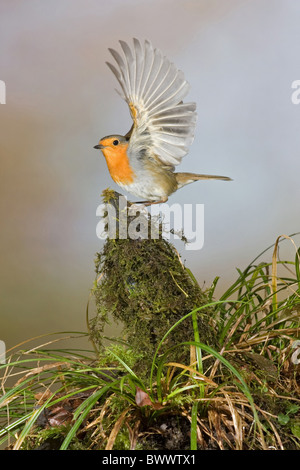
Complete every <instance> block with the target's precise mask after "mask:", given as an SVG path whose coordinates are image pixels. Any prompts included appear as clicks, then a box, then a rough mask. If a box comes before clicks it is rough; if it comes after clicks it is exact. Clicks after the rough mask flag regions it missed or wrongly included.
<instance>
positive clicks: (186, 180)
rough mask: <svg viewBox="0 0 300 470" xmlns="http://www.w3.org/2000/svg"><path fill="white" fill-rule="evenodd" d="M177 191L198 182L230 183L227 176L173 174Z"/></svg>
mask: <svg viewBox="0 0 300 470" xmlns="http://www.w3.org/2000/svg"><path fill="white" fill-rule="evenodd" d="M175 176H176V181H177V184H178V189H179V188H182V186H185V185H186V184H190V183H193V182H194V181H199V180H223V181H232V179H231V178H228V176H217V175H197V174H196V173H175Z"/></svg>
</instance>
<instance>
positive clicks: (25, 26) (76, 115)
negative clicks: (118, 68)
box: [0, 0, 300, 347]
mask: <svg viewBox="0 0 300 470" xmlns="http://www.w3.org/2000/svg"><path fill="white" fill-rule="evenodd" d="M134 36H135V37H137V38H139V39H141V40H143V39H145V38H147V39H149V40H150V41H151V42H152V43H153V44H154V46H156V47H158V48H160V49H161V50H162V51H163V52H164V54H165V55H167V56H168V57H169V58H170V59H171V60H172V61H173V62H175V64H176V65H177V66H178V67H179V68H180V69H182V70H183V71H184V73H185V76H186V78H187V80H188V81H189V82H190V84H191V91H190V93H189V95H188V97H187V100H188V101H196V103H197V110H198V124H197V129H196V136H195V141H194V143H193V145H192V146H191V148H190V153H189V155H188V156H187V157H185V159H184V161H183V163H182V165H181V166H180V167H179V168H180V170H179V171H193V172H198V173H212V174H221V175H223V174H224V175H228V176H230V177H232V178H233V179H234V181H233V182H231V183H225V182H219V181H215V182H214V181H212V182H202V183H201V182H200V183H195V184H193V185H190V186H187V187H185V188H183V189H181V190H180V191H179V192H177V193H176V194H175V195H173V196H172V197H171V198H170V203H175V202H180V203H202V204H204V205H205V244H204V247H203V249H202V250H201V251H197V252H193V251H192V252H191V251H186V250H185V249H184V247H183V246H181V245H180V253H181V255H182V259H183V260H184V261H185V262H186V265H187V266H188V267H189V268H190V269H191V270H192V271H193V272H194V274H195V276H196V277H197V279H198V281H199V283H200V284H201V285H203V284H204V283H205V285H206V286H209V285H210V284H211V282H212V281H213V279H214V278H215V276H220V277H221V280H220V283H219V287H218V291H217V292H218V294H220V293H222V291H223V290H225V289H226V288H227V287H228V286H229V285H230V282H232V281H233V280H234V279H235V277H236V271H235V269H236V267H239V268H241V269H244V268H245V267H246V266H247V265H248V263H249V262H250V261H251V260H252V259H253V258H255V256H256V255H257V254H259V253H260V252H261V251H263V250H264V249H265V248H266V247H267V246H269V245H271V244H272V243H273V242H275V239H276V237H277V236H278V235H281V234H291V233H294V232H297V231H299V230H300V223H299V222H300V217H299V216H300V208H299V199H300V185H299V174H300V158H299V150H300V105H295V104H293V103H292V101H291V95H292V91H293V90H292V88H291V84H292V82H293V81H294V80H299V79H300V59H299V57H300V2H298V1H295V0H272V1H270V0H251V1H250V0H248V1H247V0H186V1H184V0H180V1H179V0H147V1H145V0H143V1H141V0H130V1H129V0H126V1H125V0H123V1H121V0H110V1H101V0H51V2H50V1H46V0H27V1H26V2H25V1H21V0H4V1H2V2H1V4H0V80H4V81H5V83H6V87H7V98H6V100H7V102H6V104H5V105H0V154H1V185H0V191H1V198H0V207H1V244H0V250H1V251H0V255H1V296H0V302H1V305H0V312H1V313H0V314H1V323H0V339H2V340H4V341H5V342H6V343H7V347H11V346H13V345H14V344H16V343H17V342H19V341H22V340H25V339H27V338H29V337H32V336H35V335H38V334H43V333H47V332H52V331H64V330H77V331H78V330H80V331H85V330H86V327H85V307H86V303H87V300H88V295H89V290H90V288H91V286H92V282H93V280H94V255H95V253H96V252H97V251H99V250H100V249H101V247H102V242H101V241H100V240H99V239H97V237H96V225H97V223H98V219H97V217H96V209H97V206H98V205H99V204H100V202H101V199H100V194H101V192H102V190H103V189H104V188H106V187H111V188H114V189H118V188H117V186H116V185H115V184H114V183H113V182H112V180H111V178H110V176H109V173H108V170H107V167H106V164H105V161H104V159H103V158H101V155H100V152H99V151H98V152H97V151H95V150H94V149H93V146H94V145H95V144H96V143H97V142H98V140H99V138H100V137H102V136H104V135H107V134H112V133H121V134H122V133H126V132H127V131H128V129H129V127H130V125H131V121H130V117H129V112H128V109H127V106H126V104H125V102H123V101H122V100H121V99H120V97H119V96H118V95H117V93H116V92H115V91H114V88H115V87H117V83H116V80H115V78H114V77H113V75H112V74H111V72H110V70H109V69H108V67H107V66H106V64H105V61H106V60H109V59H110V54H109V52H108V50H107V49H108V47H113V48H117V47H118V40H119V39H123V40H126V41H131V39H132V37H134ZM295 241H296V242H298V241H299V238H298V239H297V237H296V238H295ZM291 253H292V256H294V255H293V251H291ZM265 259H270V253H269V254H268V256H266V257H265Z"/></svg>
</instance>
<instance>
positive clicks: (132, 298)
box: [90, 190, 216, 373]
mask: <svg viewBox="0 0 300 470" xmlns="http://www.w3.org/2000/svg"><path fill="white" fill-rule="evenodd" d="M119 196H120V195H119V194H118V193H116V192H114V191H110V190H107V191H105V192H104V202H105V203H106V204H112V206H113V207H115V209H116V210H117V223H118V222H119V220H120V212H119V207H118V199H119ZM129 207H131V203H129V202H128V203H127V207H126V208H125V210H126V211H127V210H128V208H129ZM132 220H133V218H132V217H131V216H129V217H128V219H127V223H128V225H129V224H130V222H131V221H132ZM138 220H139V222H140V223H141V224H145V225H146V226H147V224H148V226H149V232H150V222H151V217H150V214H148V215H142V216H141V215H139V219H138ZM152 222H153V221H152ZM156 223H157V231H158V232H159V237H158V238H157V239H151V238H148V239H141V238H136V239H131V238H126V239H124V238H122V239H121V238H120V237H119V234H120V227H119V226H118V227H117V231H116V234H115V238H114V239H111V238H107V239H106V241H105V243H104V247H103V249H102V251H101V252H100V253H97V256H96V260H95V264H96V276H97V279H100V281H99V282H98V283H97V286H96V287H95V289H94V296H95V301H96V307H97V313H96V316H95V318H93V319H92V321H91V323H90V331H91V336H92V339H93V341H94V343H96V344H97V345H98V347H100V349H101V347H103V342H102V339H103V331H104V327H105V325H106V324H107V323H108V322H109V321H110V322H111V321H115V322H118V323H120V322H121V324H122V327H123V331H122V335H121V336H122V338H123V339H124V337H125V338H126V342H127V344H128V346H129V347H130V348H131V349H132V351H133V354H134V355H135V356H136V357H137V358H139V359H138V360H137V362H136V364H135V366H134V367H133V369H134V370H135V371H136V372H138V373H142V372H143V373H147V371H149V369H150V367H151V363H152V360H153V356H154V353H155V350H156V348H157V346H158V345H159V343H160V341H161V340H162V338H163V337H164V335H165V334H166V333H167V331H168V330H169V329H170V328H171V327H172V326H173V325H174V324H175V323H176V322H178V321H179V320H180V319H181V318H182V317H183V316H185V315H187V314H188V313H190V312H191V311H192V310H194V309H195V308H198V307H201V306H203V305H205V304H207V303H208V294H207V293H206V292H203V291H202V290H201V288H200V287H199V285H198V284H197V283H196V281H195V279H194V278H193V276H192V275H191V273H190V271H189V270H188V269H187V268H185V267H184V265H183V264H182V262H181V260H180V257H179V255H178V252H177V250H176V249H175V248H174V247H173V245H172V244H171V243H169V242H168V241H167V240H165V239H164V238H163V237H162V235H161V230H160V228H161V226H160V225H159V223H158V222H156ZM127 228H128V226H127ZM152 229H153V227H152ZM107 230H108V231H109V228H108V227H107ZM123 232H124V230H123ZM211 312H212V310H211V308H209V307H208V308H204V309H202V310H200V311H199V312H198V313H197V323H198V329H199V337H200V341H201V342H203V343H205V344H208V345H210V346H213V347H215V346H216V339H215V334H214V331H213V328H212V326H211V324H210V314H211ZM193 340H194V330H193V323H192V318H191V316H190V317H188V318H187V319H185V320H184V321H182V322H181V323H180V324H179V325H178V326H176V327H175V328H174V329H173V330H172V331H171V333H170V334H168V336H167V337H166V339H165V341H164V342H163V344H162V345H161V348H160V350H159V353H160V354H163V353H164V352H166V351H167V350H168V349H169V348H173V347H174V346H177V345H179V344H180V343H183V342H186V341H193ZM168 360H173V361H185V363H186V361H189V347H183V346H180V347H179V346H178V347H174V348H173V349H172V352H171V353H170V355H168Z"/></svg>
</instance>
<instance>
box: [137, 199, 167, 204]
mask: <svg viewBox="0 0 300 470" xmlns="http://www.w3.org/2000/svg"><path fill="white" fill-rule="evenodd" d="M167 200H168V198H165V199H161V200H160V201H136V202H135V203H134V204H144V206H151V205H152V204H163V203H164V202H167Z"/></svg>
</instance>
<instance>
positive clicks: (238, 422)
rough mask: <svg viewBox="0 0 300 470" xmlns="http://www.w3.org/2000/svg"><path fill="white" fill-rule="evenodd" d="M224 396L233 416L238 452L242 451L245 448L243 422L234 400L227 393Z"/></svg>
mask: <svg viewBox="0 0 300 470" xmlns="http://www.w3.org/2000/svg"><path fill="white" fill-rule="evenodd" d="M224 396H225V398H226V400H227V403H228V406H229V409H230V412H231V416H232V421H233V426H234V430H235V442H236V450H242V448H243V422H242V419H241V417H240V415H239V413H238V412H237V410H236V408H235V406H234V405H233V403H232V400H231V399H230V397H229V395H228V394H227V393H224Z"/></svg>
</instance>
